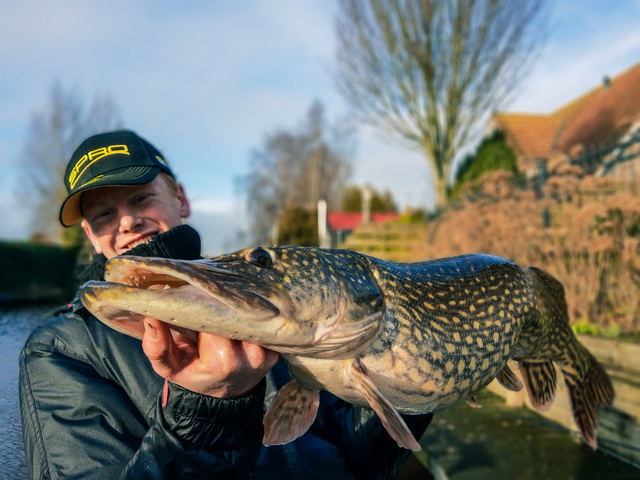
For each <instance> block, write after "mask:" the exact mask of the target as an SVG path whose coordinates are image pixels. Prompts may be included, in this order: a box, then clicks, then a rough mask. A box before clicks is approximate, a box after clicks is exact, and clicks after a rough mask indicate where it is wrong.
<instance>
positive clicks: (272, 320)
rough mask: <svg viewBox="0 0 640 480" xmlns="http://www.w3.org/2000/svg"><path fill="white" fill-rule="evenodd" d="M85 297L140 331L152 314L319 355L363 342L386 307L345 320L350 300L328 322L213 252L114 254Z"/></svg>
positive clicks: (129, 330) (172, 323) (106, 318)
mask: <svg viewBox="0 0 640 480" xmlns="http://www.w3.org/2000/svg"><path fill="white" fill-rule="evenodd" d="M80 299H81V301H82V303H83V304H84V306H85V307H86V308H87V309H88V310H89V311H90V312H91V313H93V314H94V315H95V316H96V317H97V318H98V319H99V320H101V321H102V322H103V323H105V324H106V325H108V326H110V327H111V328H113V329H114V330H117V331H119V332H121V333H124V334H127V335H130V336H133V337H136V338H139V339H141V338H142V336H143V335H144V320H145V318H146V317H151V318H155V319H157V320H160V321H162V322H164V323H166V324H168V325H169V327H170V328H171V329H172V332H171V333H172V335H173V336H174V338H178V337H179V335H187V336H189V337H190V338H194V339H195V338H197V332H204V333H211V334H215V335H219V336H222V337H225V338H229V339H232V340H242V341H246V342H251V343H256V344H259V345H262V346H264V347H266V348H269V349H271V350H275V351H278V352H280V353H285V354H287V353H289V354H294V355H303V356H316V357H318V358H339V357H340V356H342V355H344V356H347V355H349V354H353V352H355V351H360V350H362V349H364V348H365V347H366V345H367V344H368V343H369V342H370V341H371V339H372V338H373V337H374V336H375V335H376V334H377V332H378V330H379V328H380V324H381V322H380V318H381V313H380V312H375V313H372V314H369V315H365V316H363V318H361V319H359V320H358V321H352V322H343V321H342V320H343V315H344V314H345V312H344V307H342V308H336V310H335V312H334V313H333V314H332V315H331V316H329V317H327V318H325V319H324V320H323V321H322V322H315V321H305V320H302V321H301V320H299V319H296V318H295V316H294V315H293V314H292V312H291V300H290V299H289V298H288V297H287V296H286V295H284V296H282V295H280V292H279V289H278V288H277V287H274V285H271V284H270V283H269V282H267V281H260V280H259V279H257V278H255V277H253V276H251V275H245V274H243V273H242V272H241V271H235V270H233V269H231V268H227V266H226V265H225V264H224V262H222V261H215V260H212V259H202V260H193V261H187V260H171V259H164V258H151V257H136V256H121V257H115V258H113V259H111V260H109V262H108V263H107V267H106V272H105V281H103V282H96V281H92V282H87V283H86V284H85V285H84V286H83V287H82V290H81V295H80Z"/></svg>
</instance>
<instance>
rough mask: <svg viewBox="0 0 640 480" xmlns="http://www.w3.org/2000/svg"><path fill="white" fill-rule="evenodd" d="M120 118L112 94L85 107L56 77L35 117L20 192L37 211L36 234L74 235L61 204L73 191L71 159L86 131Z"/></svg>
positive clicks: (26, 144)
mask: <svg viewBox="0 0 640 480" xmlns="http://www.w3.org/2000/svg"><path fill="white" fill-rule="evenodd" d="M120 124H121V121H120V114H119V112H118V109H117V107H116V104H115V102H114V100H113V99H112V98H111V97H109V96H106V95H105V96H95V97H94V98H93V101H92V102H91V104H90V105H89V106H88V107H85V105H84V103H83V101H82V99H81V98H80V96H79V95H78V94H77V93H76V92H75V91H73V90H71V89H69V90H65V89H64V88H63V87H62V86H61V85H60V83H58V82H56V83H54V85H53V87H52V89H51V94H50V97H49V103H48V104H47V105H46V106H45V107H44V108H43V109H42V110H41V111H38V112H36V113H34V114H33V115H32V117H31V123H30V126H29V130H28V132H27V136H26V139H25V142H24V146H23V149H22V154H21V158H20V169H21V175H20V176H19V179H20V180H19V182H20V183H19V184H18V185H17V186H16V187H17V188H16V194H17V195H19V196H20V198H23V199H24V202H25V205H26V206H27V207H28V208H29V209H30V210H31V212H32V223H31V236H32V237H40V238H47V239H49V240H55V241H60V240H64V239H65V238H66V237H69V233H72V232H69V231H68V230H67V231H64V232H65V234H66V235H63V229H62V227H60V225H59V222H58V210H59V208H60V204H61V203H62V200H63V199H64V197H65V196H66V194H67V193H66V190H65V188H64V184H63V182H62V177H63V175H64V171H65V168H66V165H67V162H68V161H69V158H70V157H71V154H72V153H73V151H74V150H75V148H76V147H77V146H78V145H79V144H80V142H82V141H83V140H84V139H85V138H86V137H88V136H90V135H93V134H95V133H99V132H101V131H106V130H111V129H116V128H119V126H120ZM27 192H28V193H27ZM72 236H73V235H71V237H72ZM66 239H67V240H68V241H73V240H70V238H66ZM63 243H64V242H63Z"/></svg>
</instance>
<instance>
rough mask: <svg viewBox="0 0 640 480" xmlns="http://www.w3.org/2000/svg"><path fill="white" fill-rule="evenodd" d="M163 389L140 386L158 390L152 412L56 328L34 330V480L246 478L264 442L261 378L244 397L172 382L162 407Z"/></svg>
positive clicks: (28, 350)
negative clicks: (206, 393)
mask: <svg viewBox="0 0 640 480" xmlns="http://www.w3.org/2000/svg"><path fill="white" fill-rule="evenodd" d="M78 333H79V335H80V336H81V335H82V334H81V332H78ZM80 344H82V342H80ZM84 345H85V346H87V347H88V348H90V347H89V346H88V345H87V344H86V343H84ZM142 368H143V370H144V368H145V367H144V366H143V367H142ZM145 385H148V383H147V384H144V383H141V384H140V385H134V386H129V387H127V388H130V389H138V390H143V388H144V387H145ZM155 385H156V386H158V385H160V386H161V385H162V383H161V382H160V383H158V384H155ZM157 390H159V388H158V389H157ZM157 390H156V391H149V392H143V391H139V392H138V394H139V395H138V397H140V398H149V396H151V397H154V396H157V400H156V401H155V402H154V401H153V400H151V401H148V405H149V407H148V408H147V410H148V411H144V410H141V409H140V405H141V404H136V403H134V400H132V395H131V391H125V390H124V389H123V388H122V386H121V385H119V384H118V382H117V381H114V379H113V378H108V376H105V375H104V373H103V372H97V371H96V369H95V368H94V366H93V365H91V364H90V363H87V362H86V360H85V359H83V358H82V357H81V354H80V353H79V352H78V351H72V350H68V349H67V348H66V345H65V344H64V343H62V342H61V341H60V340H59V338H56V337H55V336H54V335H51V332H48V333H46V334H44V335H43V334H40V335H36V336H35V338H34V337H33V336H32V338H31V339H30V340H29V341H28V343H27V345H26V346H25V348H24V350H23V352H22V353H21V356H20V403H21V410H22V423H23V437H24V445H25V453H26V461H27V465H28V468H29V471H30V478H33V479H61V478H64V479H66V480H71V479H110V480H113V479H115V478H131V479H133V478H135V479H146V478H154V479H161V478H165V479H170V478H203V479H204V478H216V479H221V478H234V479H235V478H245V477H247V476H248V475H249V473H250V470H251V468H252V466H253V465H254V464H255V462H256V460H257V457H258V455H259V450H260V446H261V439H262V413H263V408H262V401H263V397H264V382H263V383H262V384H260V385H259V386H258V387H256V388H255V389H254V390H253V391H251V392H249V393H248V394H247V395H245V396H243V397H240V398H237V399H225V400H220V399H214V398H211V397H206V396H203V395H199V394H195V393H193V392H189V391H187V390H185V389H183V388H181V387H178V386H177V385H171V386H170V388H169V396H168V401H167V403H166V405H165V406H162V405H161V396H160V392H159V391H157ZM134 397H135V395H134Z"/></svg>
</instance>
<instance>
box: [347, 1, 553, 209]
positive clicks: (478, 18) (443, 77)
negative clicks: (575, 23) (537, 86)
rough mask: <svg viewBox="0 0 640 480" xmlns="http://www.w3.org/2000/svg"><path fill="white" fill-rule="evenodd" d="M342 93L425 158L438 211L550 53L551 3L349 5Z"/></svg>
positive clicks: (369, 119) (359, 110)
mask: <svg viewBox="0 0 640 480" xmlns="http://www.w3.org/2000/svg"><path fill="white" fill-rule="evenodd" d="M339 5H340V7H339V12H338V16H337V19H336V24H335V25H336V34H337V38H338V47H337V72H336V80H337V84H338V88H339V90H340V92H341V93H342V94H343V95H344V97H345V98H346V99H347V100H348V102H349V103H350V104H351V105H352V106H353V107H354V108H355V111H356V112H357V113H358V115H359V117H360V119H361V120H363V121H364V122H367V123H370V124H372V125H374V126H376V127H378V128H380V129H382V130H383V131H384V132H387V133H391V134H392V135H394V136H396V137H399V138H400V139H401V140H403V141H404V142H406V143H407V144H408V145H409V146H411V147H413V148H416V149H417V150H418V151H420V152H422V153H423V154H424V155H425V156H426V157H427V160H428V161H429V164H430V165H431V167H432V171H433V174H434V178H435V181H436V193H437V200H438V206H439V207H442V206H444V205H445V203H446V199H447V195H446V192H447V182H448V181H449V180H450V177H451V169H452V168H453V163H454V160H455V158H456V155H457V154H458V153H459V152H461V151H462V150H463V149H464V148H465V147H466V146H468V144H469V142H470V140H473V139H474V138H475V134H476V133H477V132H478V128H480V126H481V125H482V124H483V123H484V122H486V121H487V120H488V116H489V115H490V114H491V113H492V112H493V111H495V110H496V109H498V108H499V107H500V106H501V105H503V104H504V102H505V101H506V100H507V99H508V96H509V93H510V92H512V91H513V89H514V87H515V86H516V85H517V84H518V82H519V81H520V80H521V79H522V77H523V75H524V74H525V73H526V71H527V67H528V66H530V64H531V60H532V59H533V57H534V54H535V53H536V52H537V51H538V47H539V46H540V45H541V44H542V39H543V38H544V37H545V35H544V29H543V27H544V25H545V20H546V9H545V8H544V0H518V1H514V0H342V1H341V2H340V3H339Z"/></svg>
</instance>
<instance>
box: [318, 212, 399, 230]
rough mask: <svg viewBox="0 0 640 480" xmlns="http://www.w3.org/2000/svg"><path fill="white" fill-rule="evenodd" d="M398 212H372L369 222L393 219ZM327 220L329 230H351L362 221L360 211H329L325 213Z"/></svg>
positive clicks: (396, 216) (397, 215)
mask: <svg viewBox="0 0 640 480" xmlns="http://www.w3.org/2000/svg"><path fill="white" fill-rule="evenodd" d="M399 216H400V214H399V213H372V214H371V223H382V222H386V221H389V220H395V219H396V218H398V217H399ZM327 217H328V218H327V222H328V223H329V228H330V229H331V230H353V229H355V228H356V227H357V226H358V225H360V224H361V223H362V214H361V213H351V212H330V213H328V214H327Z"/></svg>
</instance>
